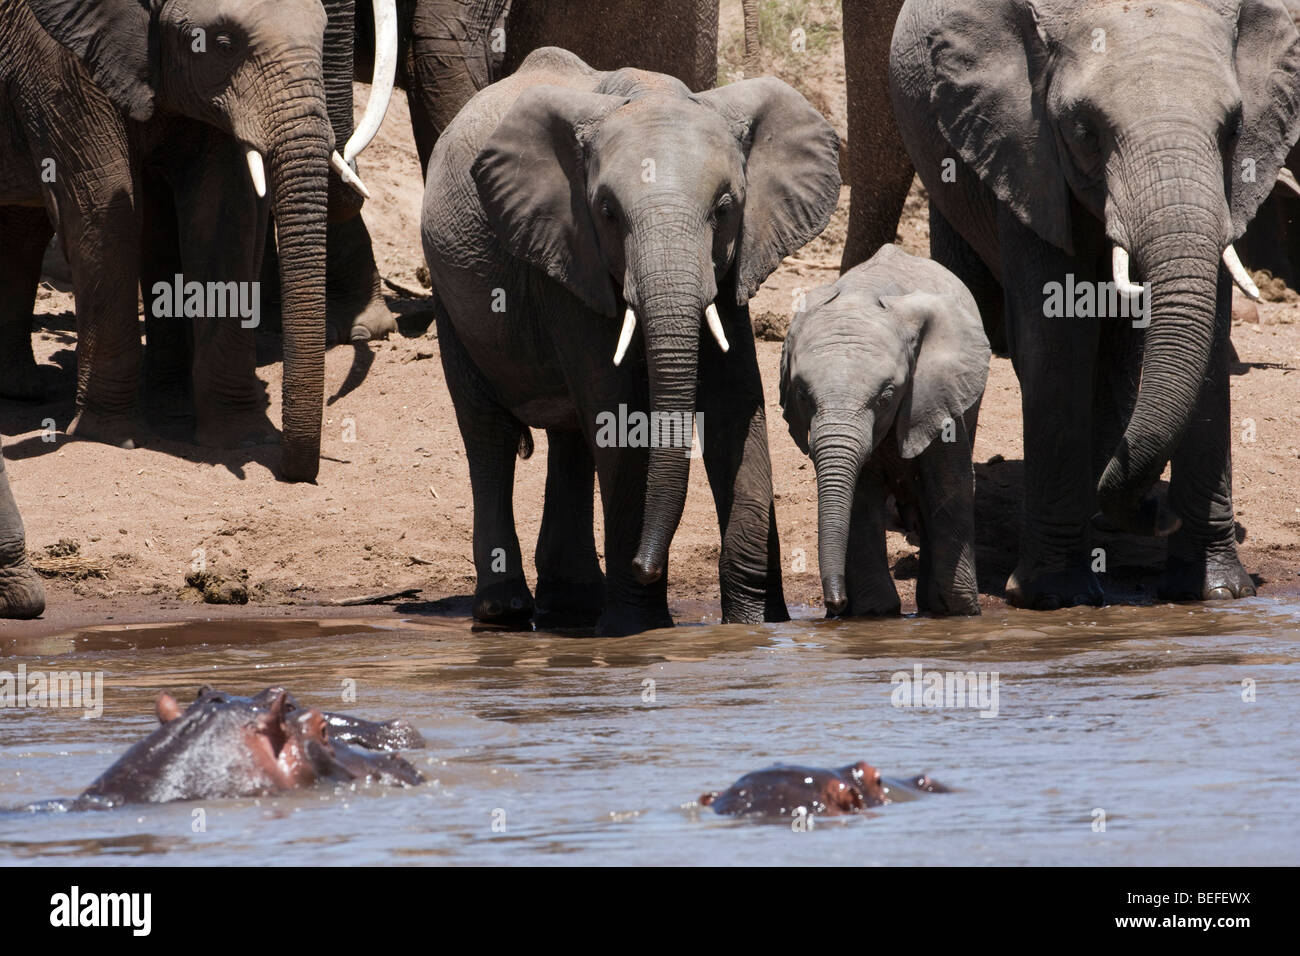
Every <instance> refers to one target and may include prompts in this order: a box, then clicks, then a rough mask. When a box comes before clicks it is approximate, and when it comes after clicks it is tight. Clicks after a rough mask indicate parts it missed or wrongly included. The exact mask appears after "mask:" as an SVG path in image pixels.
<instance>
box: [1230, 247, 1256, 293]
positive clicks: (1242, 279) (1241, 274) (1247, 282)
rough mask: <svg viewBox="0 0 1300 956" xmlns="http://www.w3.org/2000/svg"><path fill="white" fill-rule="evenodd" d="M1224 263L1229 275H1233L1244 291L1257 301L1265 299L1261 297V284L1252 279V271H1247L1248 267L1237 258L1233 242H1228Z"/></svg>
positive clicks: (1234, 280) (1233, 279) (1233, 278)
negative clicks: (1258, 284) (1256, 283)
mask: <svg viewBox="0 0 1300 956" xmlns="http://www.w3.org/2000/svg"><path fill="white" fill-rule="evenodd" d="M1223 264H1224V265H1225V266H1227V267H1228V275H1230V276H1232V281H1233V282H1235V283H1237V287H1238V288H1239V289H1241V291H1242V292H1244V293H1246V295H1248V296H1250V298H1252V299H1254V300H1255V301H1256V302H1260V301H1263V300H1261V299H1260V297H1259V286H1257V285H1255V283H1254V282H1253V281H1252V280H1251V278H1250V273H1249V272H1247V271H1246V267H1245V266H1243V265H1242V264H1241V260H1240V259H1238V258H1237V250H1236V249H1234V248H1232V244H1231V243H1229V244H1228V248H1226V249H1224V250H1223Z"/></svg>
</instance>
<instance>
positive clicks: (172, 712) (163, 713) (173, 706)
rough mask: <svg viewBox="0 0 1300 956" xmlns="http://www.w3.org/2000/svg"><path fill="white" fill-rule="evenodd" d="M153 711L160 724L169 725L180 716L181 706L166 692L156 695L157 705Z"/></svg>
mask: <svg viewBox="0 0 1300 956" xmlns="http://www.w3.org/2000/svg"><path fill="white" fill-rule="evenodd" d="M155 709H156V710H157V712H158V723H160V724H169V723H171V722H172V721H173V720H175V719H176V718H177V717H179V716H180V715H181V705H180V704H178V703H176V698H175V697H173V696H172V695H171V694H169V693H167V692H166V691H163V692H162V693H161V694H159V695H158V705H157V707H156V708H155Z"/></svg>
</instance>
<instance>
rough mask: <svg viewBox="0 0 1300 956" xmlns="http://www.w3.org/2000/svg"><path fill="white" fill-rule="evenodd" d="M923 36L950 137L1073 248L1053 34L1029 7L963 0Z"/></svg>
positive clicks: (1001, 193) (936, 101)
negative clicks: (1054, 95) (1055, 114)
mask: <svg viewBox="0 0 1300 956" xmlns="http://www.w3.org/2000/svg"><path fill="white" fill-rule="evenodd" d="M924 42H925V44H926V46H927V48H928V50H929V61H930V67H931V71H932V72H931V77H930V106H931V108H932V109H933V115H934V117H935V119H936V121H937V122H938V125H939V129H940V131H941V132H942V133H943V136H944V138H945V139H946V140H947V141H948V143H949V144H950V145H951V146H952V147H953V149H955V150H956V151H957V153H958V155H960V156H961V158H962V161H963V162H964V163H965V164H966V165H967V166H969V167H970V168H971V169H973V170H974V171H975V174H976V175H977V176H979V178H980V182H982V183H983V184H984V185H985V186H987V187H988V188H989V189H991V190H992V191H993V193H994V195H996V196H997V197H998V199H999V200H1001V201H1002V202H1004V203H1006V204H1007V206H1008V207H1010V209H1011V210H1012V211H1013V212H1014V213H1015V215H1016V217H1017V218H1018V219H1020V221H1021V222H1023V223H1024V224H1025V225H1026V226H1028V227H1029V228H1030V229H1032V230H1033V231H1034V232H1035V233H1037V234H1038V235H1039V236H1041V237H1042V238H1043V239H1045V240H1047V241H1048V242H1050V243H1052V245H1054V246H1057V247H1058V248H1060V249H1064V250H1065V251H1066V252H1068V253H1071V254H1073V252H1074V248H1073V246H1074V243H1073V239H1072V238H1071V234H1070V214H1069V208H1070V197H1069V191H1068V187H1067V186H1066V181H1065V176H1064V174H1063V171H1062V168H1061V164H1060V159H1059V157H1058V155H1057V147H1056V137H1055V134H1054V132H1053V129H1052V127H1051V125H1050V124H1049V122H1048V119H1047V109H1046V105H1045V94H1046V76H1045V73H1044V66H1045V64H1046V61H1047V57H1048V40H1047V37H1046V35H1045V34H1044V33H1043V31H1042V29H1041V27H1040V24H1039V22H1038V15H1037V13H1036V12H1035V10H1034V8H1033V6H1032V5H1031V4H1029V3H1028V2H1024V0H1011V2H1008V3H997V4H990V3H987V2H984V0H958V2H957V3H955V4H952V5H951V6H950V7H949V8H948V10H947V11H946V13H945V14H944V16H943V18H942V22H941V23H940V24H939V25H938V26H937V27H935V28H934V29H933V30H932V31H930V32H929V34H927V35H926V36H925V38H924ZM927 178H929V179H930V181H931V182H933V177H927Z"/></svg>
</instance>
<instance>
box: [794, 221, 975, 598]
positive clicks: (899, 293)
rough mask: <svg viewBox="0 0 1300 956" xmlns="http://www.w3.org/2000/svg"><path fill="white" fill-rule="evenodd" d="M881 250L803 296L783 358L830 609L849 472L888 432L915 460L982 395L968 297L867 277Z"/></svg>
mask: <svg viewBox="0 0 1300 956" xmlns="http://www.w3.org/2000/svg"><path fill="white" fill-rule="evenodd" d="M903 255H904V254H903V253H902V252H901V250H898V249H897V247H895V246H885V247H884V248H883V249H882V250H881V251H880V252H878V253H877V254H876V255H875V256H874V257H873V258H872V259H870V260H869V261H868V262H866V263H864V264H863V265H861V266H858V267H857V268H856V269H852V270H850V271H849V272H847V273H845V275H844V276H843V277H842V278H841V279H840V280H839V281H838V282H836V283H835V284H834V285H830V286H823V287H822V288H820V289H817V290H815V291H814V292H813V293H812V294H810V296H809V299H808V302H807V307H806V308H805V309H804V310H803V311H801V312H800V313H799V314H798V315H796V317H795V320H794V322H792V323H791V325H790V332H789V335H788V336H787V337H786V340H785V345H784V346H783V348H782V350H781V388H780V394H781V405H782V408H783V409H784V412H785V420H786V423H787V424H788V425H789V426H790V437H792V438H793V439H794V442H795V444H796V445H798V446H799V449H800V450H801V451H802V452H803V453H804V454H805V455H810V456H811V457H812V460H813V466H814V467H815V468H816V470H817V548H818V555H817V560H818V565H819V566H820V568H821V576H822V592H823V595H824V597H825V600H826V608H827V610H829V611H831V612H834V613H839V612H840V611H842V610H843V609H844V608H845V606H846V605H847V604H848V592H847V591H846V589H845V578H844V562H845V553H846V549H847V547H848V536H849V517H850V514H851V513H852V510H853V495H854V489H855V488H856V486H857V481H858V474H859V473H860V472H861V470H862V468H863V466H864V465H866V463H867V462H868V461H869V459H870V458H871V456H872V454H873V453H875V452H876V451H877V449H878V447H879V446H880V443H881V442H882V441H884V440H885V438H886V436H888V435H889V434H890V432H891V431H892V432H893V434H894V440H895V442H896V443H897V446H898V447H897V449H896V450H895V453H896V454H898V455H901V456H902V457H903V458H905V459H910V458H915V457H916V456H917V455H919V454H921V453H922V452H923V451H925V450H926V449H927V448H929V447H930V445H931V444H932V443H933V442H934V441H935V440H936V439H938V438H940V437H941V434H942V432H943V430H944V427H945V424H947V425H949V426H950V427H951V424H952V423H954V422H958V421H961V420H962V418H963V416H965V415H966V413H967V412H968V411H969V410H970V408H971V407H972V406H973V405H975V404H976V403H977V402H979V400H980V397H981V396H982V395H983V394H984V385H985V382H986V380H987V378H988V366H989V354H990V352H989V344H988V340H987V339H986V338H985V337H984V330H983V326H982V325H981V323H980V317H979V312H978V310H977V309H976V307H975V303H974V300H973V299H971V297H970V295H969V293H964V294H950V293H946V292H944V293H935V292H930V291H910V292H909V291H904V289H903V288H902V287H900V286H899V285H896V284H894V283H892V282H888V283H884V284H881V283H880V282H878V281H877V282H871V281H864V280H869V277H870V274H871V270H872V269H873V267H876V266H879V265H880V263H881V262H882V259H885V257H893V256H903Z"/></svg>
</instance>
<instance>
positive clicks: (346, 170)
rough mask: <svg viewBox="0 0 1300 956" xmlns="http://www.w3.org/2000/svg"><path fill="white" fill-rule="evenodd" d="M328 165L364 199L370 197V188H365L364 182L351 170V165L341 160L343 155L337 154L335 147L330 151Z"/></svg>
mask: <svg viewBox="0 0 1300 956" xmlns="http://www.w3.org/2000/svg"><path fill="white" fill-rule="evenodd" d="M330 166H331V167H333V169H334V172H336V173H338V174H339V178H340V179H341V180H343V181H344V182H345V183H347V184H348V185H349V186H351V187H352V188H353V189H355V190H356V191H357V192H358V193H360V194H361V195H362V196H364V197H365V198H366V199H369V198H370V190H369V189H367V188H366V184H365V183H363V182H362V181H361V177H360V176H358V175H357V174H356V173H354V172H353V171H352V167H351V166H349V165H348V164H347V163H345V162H344V161H343V157H342V156H340V155H339V151H338V150H337V149H336V150H334V152H332V153H330Z"/></svg>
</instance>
